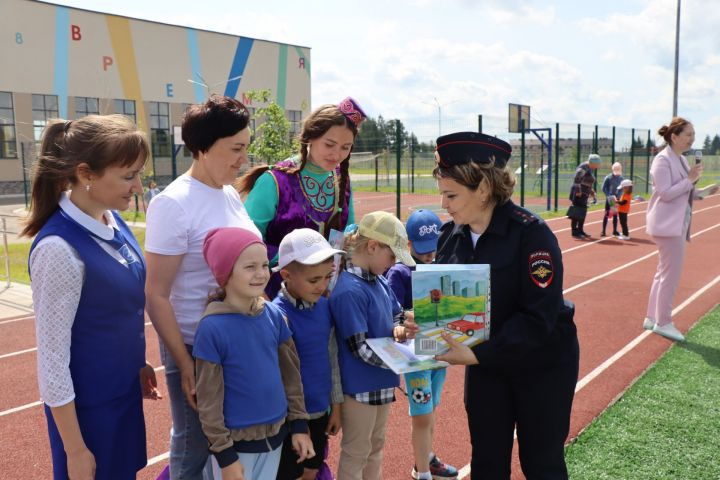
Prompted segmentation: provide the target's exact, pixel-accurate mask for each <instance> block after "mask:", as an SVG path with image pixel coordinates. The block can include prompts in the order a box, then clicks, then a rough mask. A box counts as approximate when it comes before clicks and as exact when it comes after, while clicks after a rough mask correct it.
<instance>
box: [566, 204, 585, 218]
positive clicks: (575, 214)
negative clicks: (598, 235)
mask: <svg viewBox="0 0 720 480" xmlns="http://www.w3.org/2000/svg"><path fill="white" fill-rule="evenodd" d="M566 215H567V216H568V217H570V218H572V219H573V220H585V215H587V207H578V206H577V205H570V208H568V211H567V213H566Z"/></svg>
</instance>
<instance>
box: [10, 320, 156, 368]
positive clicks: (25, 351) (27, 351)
mask: <svg viewBox="0 0 720 480" xmlns="http://www.w3.org/2000/svg"><path fill="white" fill-rule="evenodd" d="M18 320H25V319H24V318H20V319H18ZM10 321H11V322H14V321H15V320H10ZM150 325H152V323H150V322H145V326H146V327H148V326H150ZM36 350H37V347H35V348H28V349H27V350H19V351H17V352H10V353H6V354H4V355H0V360H2V359H3V358H6V357H14V356H15V355H22V354H23V353H30V352H34V351H36Z"/></svg>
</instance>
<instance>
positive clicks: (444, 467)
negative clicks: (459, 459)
mask: <svg viewBox="0 0 720 480" xmlns="http://www.w3.org/2000/svg"><path fill="white" fill-rule="evenodd" d="M430 473H432V476H433V478H434V479H435V480H445V479H448V478H457V476H458V470H457V468H455V467H453V466H452V465H448V464H447V463H443V462H441V461H440V459H439V458H438V457H437V455H435V456H434V457H433V458H432V460H430Z"/></svg>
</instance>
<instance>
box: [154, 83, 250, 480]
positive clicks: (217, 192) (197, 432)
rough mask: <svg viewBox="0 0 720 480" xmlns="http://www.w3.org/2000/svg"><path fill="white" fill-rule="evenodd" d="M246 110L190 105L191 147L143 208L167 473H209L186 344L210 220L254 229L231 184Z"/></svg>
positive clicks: (218, 102)
mask: <svg viewBox="0 0 720 480" xmlns="http://www.w3.org/2000/svg"><path fill="white" fill-rule="evenodd" d="M249 120H250V115H249V113H248V111H247V109H246V108H245V106H244V105H243V104H242V103H240V102H238V101H237V100H235V99H233V98H229V97H223V96H220V95H212V96H211V97H210V98H209V99H208V101H207V102H205V103H203V104H197V105H192V106H190V107H189V108H188V109H187V111H186V112H185V116H184V118H183V124H182V139H183V141H184V142H185V146H186V147H187V148H188V149H189V150H190V151H191V152H192V155H193V163H192V165H191V166H190V169H189V170H188V171H187V172H185V173H184V174H183V175H180V176H179V177H178V178H177V179H175V180H174V181H173V182H172V183H171V184H170V185H168V186H167V188H165V190H163V191H162V193H160V194H159V195H157V196H156V197H155V198H154V199H153V201H152V204H151V205H150V206H149V208H148V212H147V232H146V236H145V253H146V259H147V283H146V288H145V289H146V295H147V311H148V313H149V314H150V318H151V320H152V323H153V325H154V326H155V329H156V330H157V332H158V334H159V336H160V354H161V356H162V360H163V364H164V365H165V376H166V380H167V388H168V393H169V395H170V401H171V410H172V417H173V431H172V436H171V440H170V476H171V478H173V479H180V478H182V479H185V478H187V479H202V478H203V471H204V474H205V478H212V470H211V468H210V467H207V468H206V463H208V462H207V460H208V443H207V440H206V438H205V436H204V434H203V432H202V429H201V427H200V421H199V419H198V414H197V412H196V410H195V409H196V401H195V371H194V370H195V368H194V362H193V357H192V345H193V340H194V336H195V330H196V328H197V325H198V322H199V321H200V317H201V315H202V312H203V310H204V308H205V304H206V301H207V296H208V293H209V292H211V291H214V290H215V289H216V288H217V283H216V281H215V279H214V277H213V275H212V273H211V272H210V268H209V267H208V266H207V264H206V263H205V260H204V259H203V254H202V245H203V241H204V240H205V235H206V234H207V232H208V231H209V230H211V229H213V228H217V227H242V228H245V229H248V230H252V231H256V232H257V233H258V235H260V232H259V231H257V229H256V227H255V225H254V224H253V222H252V220H250V217H249V216H248V214H247V212H246V211H245V207H244V206H243V204H242V201H241V200H240V196H239V195H238V193H237V191H236V190H235V189H234V188H233V187H232V186H231V184H232V183H233V181H234V180H235V178H236V177H237V175H238V172H239V170H240V168H241V167H242V166H243V165H244V164H245V163H247V161H248V159H247V148H248V145H249V143H250V130H249V129H248V123H249Z"/></svg>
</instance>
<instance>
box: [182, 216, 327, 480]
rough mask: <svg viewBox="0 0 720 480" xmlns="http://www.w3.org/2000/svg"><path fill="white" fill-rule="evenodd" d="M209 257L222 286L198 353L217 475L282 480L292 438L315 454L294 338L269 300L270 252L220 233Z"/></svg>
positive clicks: (201, 330) (305, 453)
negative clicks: (266, 293) (284, 456)
mask: <svg viewBox="0 0 720 480" xmlns="http://www.w3.org/2000/svg"><path fill="white" fill-rule="evenodd" d="M203 256H204V257H205V261H206V262H207V264H208V266H209V267H210V270H211V271H212V273H213V275H214V276H215V279H216V280H217V282H218V285H220V288H219V289H218V291H217V292H215V294H213V295H211V297H210V301H209V302H208V306H207V309H206V310H205V313H204V314H203V318H202V320H200V324H199V326H198V329H197V332H196V333H195V345H194V348H193V355H194V356H195V359H196V364H195V371H196V378H197V383H196V389H197V405H198V413H199V416H200V423H201V424H202V428H203V432H204V433H205V436H206V437H207V439H208V441H209V442H210V451H211V452H212V453H213V455H214V462H213V467H214V476H215V478H275V475H276V474H277V470H278V464H279V462H280V453H281V447H282V444H283V441H284V439H285V437H286V436H288V435H291V436H292V437H291V438H292V446H293V448H294V449H295V451H296V452H297V454H298V456H299V457H300V460H301V461H302V460H304V459H306V458H311V457H313V456H314V455H315V452H314V451H313V446H312V441H311V440H310V437H309V436H308V433H307V432H308V424H307V420H308V414H307V412H306V411H305V402H304V401H303V390H302V383H301V380H300V361H299V359H298V355H297V351H296V350H295V344H294V343H293V340H292V333H291V332H290V329H289V328H288V326H287V323H286V321H285V318H284V317H283V314H282V311H281V310H280V308H279V307H277V306H276V305H274V304H272V303H266V302H265V301H264V300H263V297H262V295H263V292H264V290H265V285H267V282H268V279H269V278H270V270H269V269H268V259H267V249H266V247H265V244H264V243H263V242H262V240H261V239H260V237H258V236H257V234H256V233H254V232H251V231H249V230H245V229H242V228H217V229H214V230H210V232H208V234H207V237H205V242H204V245H203ZM258 452H260V453H258Z"/></svg>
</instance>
